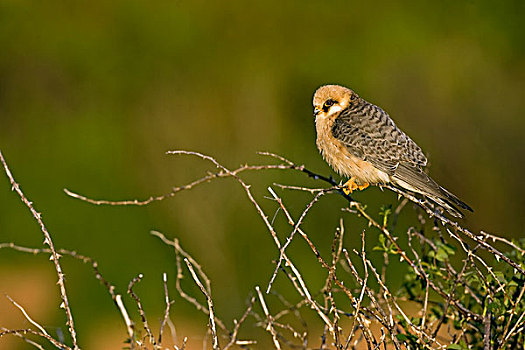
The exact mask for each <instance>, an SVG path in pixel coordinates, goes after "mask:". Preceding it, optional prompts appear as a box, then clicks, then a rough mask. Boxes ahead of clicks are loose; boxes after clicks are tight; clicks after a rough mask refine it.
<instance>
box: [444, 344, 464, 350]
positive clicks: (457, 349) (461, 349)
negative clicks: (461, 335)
mask: <svg viewBox="0 0 525 350" xmlns="http://www.w3.org/2000/svg"><path fill="white" fill-rule="evenodd" d="M447 349H450V350H465V348H464V347H462V346H461V345H459V344H451V345H449V346H448V347H447Z"/></svg>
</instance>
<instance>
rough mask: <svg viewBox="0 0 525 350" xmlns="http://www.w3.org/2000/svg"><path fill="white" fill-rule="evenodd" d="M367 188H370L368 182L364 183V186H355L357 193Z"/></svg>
mask: <svg viewBox="0 0 525 350" xmlns="http://www.w3.org/2000/svg"><path fill="white" fill-rule="evenodd" d="M368 186H370V184H369V183H368V182H365V183H364V184H362V185H361V186H357V189H358V190H359V191H362V190H364V189H365V188H367V187H368Z"/></svg>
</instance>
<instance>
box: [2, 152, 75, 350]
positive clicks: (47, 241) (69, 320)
mask: <svg viewBox="0 0 525 350" xmlns="http://www.w3.org/2000/svg"><path fill="white" fill-rule="evenodd" d="M0 161H1V162H2V165H3V166H4V170H5V173H6V174H7V177H8V178H9V181H10V182H11V186H12V190H14V191H15V192H16V193H17V194H18V196H19V197H20V199H21V200H22V202H23V203H24V204H25V205H26V206H27V208H28V209H29V211H30V212H31V214H32V215H33V217H34V218H35V220H36V221H37V223H38V225H39V226H40V230H41V231H42V233H43V235H44V245H47V246H49V249H50V250H51V260H52V261H53V263H54V265H55V270H56V272H57V275H58V285H59V287H60V296H61V298H62V303H61V304H60V308H62V309H64V311H65V313H66V320H67V321H66V326H67V327H68V330H69V333H70V334H71V339H72V340H73V348H74V349H78V345H77V333H76V330H75V324H74V322H73V314H72V313H71V308H70V306H69V300H68V297H67V291H66V282H65V280H64V273H63V272H62V266H61V265H60V262H59V259H60V255H59V254H58V253H57V252H56V250H55V246H54V245H53V241H52V239H51V235H50V234H49V231H48V230H47V228H46V226H45V225H44V221H43V220H42V214H40V213H39V212H38V211H36V209H35V208H34V207H33V204H32V202H31V201H29V200H28V199H27V197H26V196H25V195H24V193H23V192H22V189H21V188H20V185H19V184H18V183H16V181H15V179H14V177H13V175H12V174H11V171H10V170H9V167H8V166H7V163H6V161H5V159H4V156H3V154H2V152H1V151H0Z"/></svg>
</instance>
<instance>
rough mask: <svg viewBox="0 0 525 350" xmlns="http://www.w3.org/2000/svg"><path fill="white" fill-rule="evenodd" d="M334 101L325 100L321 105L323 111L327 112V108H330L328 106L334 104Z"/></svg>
mask: <svg viewBox="0 0 525 350" xmlns="http://www.w3.org/2000/svg"><path fill="white" fill-rule="evenodd" d="M334 103H335V101H334V100H327V101H326V102H325V103H324V105H323V111H324V112H325V113H326V112H328V110H329V109H330V107H332V106H333V105H334Z"/></svg>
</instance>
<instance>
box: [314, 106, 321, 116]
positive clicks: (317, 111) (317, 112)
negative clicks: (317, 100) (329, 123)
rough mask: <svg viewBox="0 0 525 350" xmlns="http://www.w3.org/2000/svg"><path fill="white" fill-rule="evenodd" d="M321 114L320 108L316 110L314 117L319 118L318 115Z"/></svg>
mask: <svg viewBox="0 0 525 350" xmlns="http://www.w3.org/2000/svg"><path fill="white" fill-rule="evenodd" d="M319 113H321V110H320V109H319V108H317V107H316V108H314V117H317V115H318V114H319Z"/></svg>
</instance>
